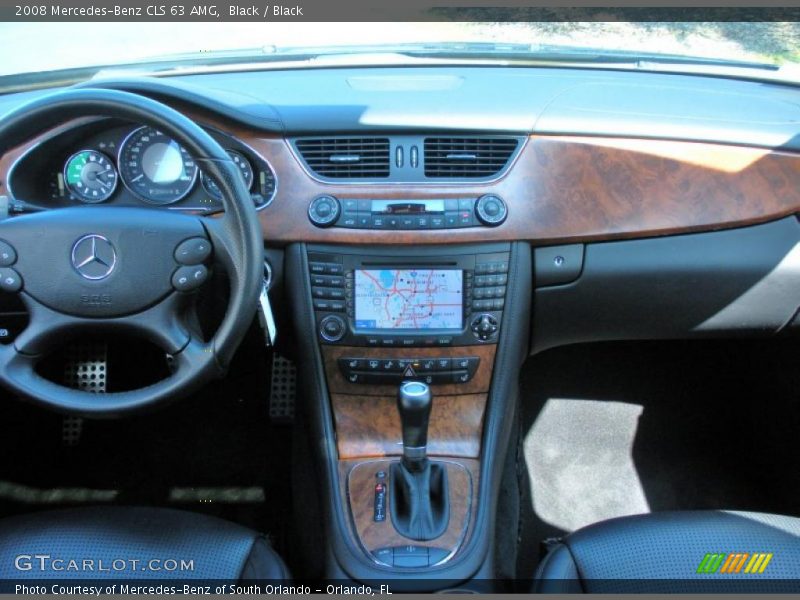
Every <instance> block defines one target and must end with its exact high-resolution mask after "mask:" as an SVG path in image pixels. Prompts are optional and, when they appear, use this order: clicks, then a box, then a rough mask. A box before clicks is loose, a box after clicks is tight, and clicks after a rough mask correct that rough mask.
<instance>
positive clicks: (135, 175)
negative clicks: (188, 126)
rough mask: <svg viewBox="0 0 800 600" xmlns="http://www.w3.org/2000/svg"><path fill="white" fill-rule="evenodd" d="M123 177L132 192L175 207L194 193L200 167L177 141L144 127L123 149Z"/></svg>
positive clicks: (130, 137)
mask: <svg viewBox="0 0 800 600" xmlns="http://www.w3.org/2000/svg"><path fill="white" fill-rule="evenodd" d="M119 173H120V176H121V177H122V181H123V183H124V184H125V185H126V186H127V187H128V189H130V190H131V191H132V192H133V193H135V194H137V195H138V196H140V197H141V198H143V199H144V200H147V201H148V202H152V203H153V204H171V203H173V202H177V201H178V200H180V199H181V198H184V197H185V196H186V195H187V194H188V193H189V192H190V191H192V187H193V186H194V181H195V179H196V178H197V165H196V164H195V162H194V159H193V158H192V157H191V156H190V155H189V153H188V152H187V151H186V149H185V148H184V147H183V146H181V145H179V144H178V143H177V142H176V141H175V140H173V139H172V138H170V137H168V136H166V135H165V134H163V133H161V132H160V131H156V130H155V129H153V128H152V127H140V128H139V129H136V130H135V131H133V132H132V133H131V134H130V135H129V136H128V137H127V138H126V139H125V141H124V142H123V143H122V146H121V147H120V149H119Z"/></svg>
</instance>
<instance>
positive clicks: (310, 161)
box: [295, 137, 389, 179]
mask: <svg viewBox="0 0 800 600" xmlns="http://www.w3.org/2000/svg"><path fill="white" fill-rule="evenodd" d="M295 147H296V148H297V151H298V152H299V153H300V155H301V156H302V157H303V160H304V161H306V165H308V168H309V169H311V170H312V171H314V173H316V174H317V175H320V176H321V177H331V178H337V179H355V178H376V177H389V138H372V137H352V138H314V139H310V138H304V139H300V140H297V141H296V142H295Z"/></svg>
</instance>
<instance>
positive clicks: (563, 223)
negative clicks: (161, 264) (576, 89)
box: [0, 105, 800, 244]
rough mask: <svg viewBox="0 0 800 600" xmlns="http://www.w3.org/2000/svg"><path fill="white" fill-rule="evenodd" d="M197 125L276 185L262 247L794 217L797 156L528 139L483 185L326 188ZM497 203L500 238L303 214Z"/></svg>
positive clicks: (270, 140)
mask: <svg viewBox="0 0 800 600" xmlns="http://www.w3.org/2000/svg"><path fill="white" fill-rule="evenodd" d="M175 108H177V109H178V110H181V111H182V112H184V113H185V114H187V116H189V117H191V118H192V119H194V120H195V121H197V122H198V123H200V124H202V125H207V126H209V127H213V128H215V129H218V130H220V131H223V132H225V133H228V134H230V135H232V136H234V137H236V138H238V139H239V140H240V141H241V142H243V143H244V144H245V145H247V146H249V147H250V148H251V149H252V150H253V151H254V152H256V153H257V154H259V155H260V156H261V157H262V158H264V159H265V160H266V161H268V162H269V163H270V164H271V165H272V168H273V170H274V171H275V173H276V175H277V180H278V185H277V193H276V197H275V199H274V201H273V202H272V204H271V205H270V206H268V207H266V208H265V209H263V210H262V211H261V212H260V213H259V217H260V220H261V226H262V229H263V231H264V239H265V240H266V241H267V242H268V243H274V244H287V243H292V242H300V241H303V242H326V243H349V244H448V243H463V242H489V241H514V240H525V241H530V242H533V243H535V244H551V243H562V242H583V241H592V240H608V239H621V238H636V237H650V236H658V235H668V234H679V233H686V232H691V231H702V230H712V229H722V228H731V227H738V226H745V225H751V224H755V223H760V222H765V221H769V220H774V219H778V218H781V217H784V216H787V215H790V214H793V213H798V212H800V155H798V154H796V153H791V152H785V151H780V150H769V149H761V148H752V147H744V146H728V145H723V144H715V143H698V142H687V141H671V140H654V139H641V138H610V137H588V136H566V135H564V136H558V135H554V136H544V135H532V136H529V137H528V139H527V141H526V143H525V146H524V147H523V148H522V150H521V151H520V153H519V154H518V156H517V159H516V161H515V163H514V164H513V165H512V166H511V168H510V169H509V170H508V172H507V173H506V174H505V175H504V176H503V177H502V178H500V179H498V180H497V181H494V182H489V183H469V182H466V183H461V184H453V183H441V184H437V183H423V184H352V183H351V184H328V183H322V182H320V181H318V180H317V179H315V178H313V177H312V176H311V175H309V173H308V172H307V171H306V170H305V168H304V167H303V165H302V164H301V163H300V161H299V159H298V158H297V157H296V156H295V154H294V152H293V150H292V148H291V145H290V143H289V142H288V140H286V139H285V138H283V137H282V136H278V135H273V134H265V133H262V132H258V131H255V130H250V129H247V128H245V127H242V126H241V125H235V124H232V123H231V122H229V121H225V120H222V119H220V118H219V117H217V116H214V115H209V114H207V113H204V112H200V111H197V110H194V109H189V108H187V107H185V106H179V105H175ZM75 123H76V122H75V121H73V122H70V123H65V124H64V125H62V126H59V127H58V128H56V129H54V130H52V131H51V132H48V133H45V134H43V135H40V136H37V137H36V138H34V139H32V140H30V141H29V142H28V143H26V144H23V145H22V146H19V147H17V148H15V149H13V150H11V151H9V152H8V153H6V154H5V155H3V156H2V157H0V194H5V193H8V192H7V184H6V181H7V178H8V173H9V169H10V167H11V165H12V164H13V162H14V160H16V158H17V157H19V156H20V155H21V154H22V153H24V152H25V151H26V150H28V149H29V148H30V147H31V146H32V145H34V144H35V143H37V142H39V141H41V140H43V139H45V138H46V137H49V136H50V135H52V133H53V132H54V131H63V130H64V129H66V128H67V127H69V126H72V125H74V124H75ZM488 193H492V194H497V195H499V196H501V197H502V198H503V199H504V200H505V201H506V203H507V204H508V209H509V217H508V219H507V220H506V222H505V223H503V224H502V225H500V226H499V227H495V228H490V227H471V228H465V229H450V230H429V231H386V230H379V231H375V230H362V229H343V228H336V227H334V228H328V229H320V228H317V227H315V226H314V225H312V224H311V223H310V221H309V220H308V217H307V214H306V211H307V208H308V204H309V202H310V201H311V200H312V199H313V198H314V197H316V196H318V195H320V194H332V195H334V196H337V197H339V198H373V199H381V198H383V199H397V198H409V199H414V198H459V197H476V198H477V197H478V196H481V195H483V194H488Z"/></svg>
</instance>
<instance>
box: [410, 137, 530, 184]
mask: <svg viewBox="0 0 800 600" xmlns="http://www.w3.org/2000/svg"><path fill="white" fill-rule="evenodd" d="M518 144H519V141H518V140H516V139H514V138H489V137H435V138H425V177H447V178H456V177H492V176H494V175H497V174H498V173H500V172H501V171H502V170H503V169H504V168H505V166H506V165H507V164H508V161H509V160H510V159H511V157H512V156H513V155H514V152H515V151H516V149H517V145H518Z"/></svg>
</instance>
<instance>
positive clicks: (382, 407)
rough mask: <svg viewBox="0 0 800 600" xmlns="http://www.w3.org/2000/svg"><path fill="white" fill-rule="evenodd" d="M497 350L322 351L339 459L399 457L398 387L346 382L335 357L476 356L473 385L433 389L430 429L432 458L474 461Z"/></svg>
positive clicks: (327, 348) (325, 348)
mask: <svg viewBox="0 0 800 600" xmlns="http://www.w3.org/2000/svg"><path fill="white" fill-rule="evenodd" d="M496 350H497V346H495V345H494V344H490V345H485V346H457V347H455V346H454V347H445V348H365V347H351V346H327V345H325V346H322V357H323V361H324V364H325V373H326V376H327V380H328V390H329V392H330V397H331V405H332V408H333V416H334V421H335V425H336V443H337V448H338V450H339V458H341V459H348V458H355V457H368V456H399V455H400V454H402V446H401V431H400V416H399V414H398V412H397V386H396V385H380V386H375V385H359V384H352V383H349V382H348V381H347V380H346V379H345V378H344V376H343V375H342V374H341V372H340V371H339V365H338V359H339V358H342V357H355V358H437V357H465V356H477V357H479V358H480V359H481V361H480V364H479V365H478V369H477V371H476V372H475V375H474V377H473V378H472V380H471V381H469V382H467V383H462V384H448V385H432V386H431V392H432V393H433V408H432V409H431V417H430V424H429V426H428V453H429V454H430V455H432V456H456V457H465V458H478V457H479V456H480V446H481V432H482V431H483V415H484V412H485V410H486V398H487V395H488V392H489V387H490V385H491V381H492V371H493V369H494V356H495V352H496Z"/></svg>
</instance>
